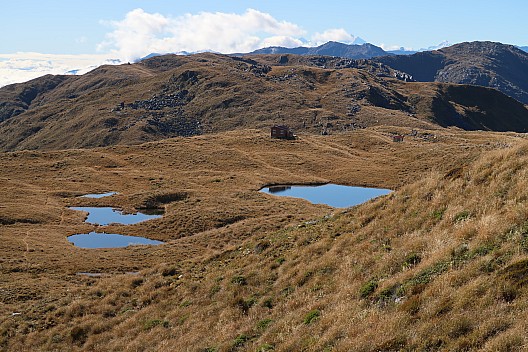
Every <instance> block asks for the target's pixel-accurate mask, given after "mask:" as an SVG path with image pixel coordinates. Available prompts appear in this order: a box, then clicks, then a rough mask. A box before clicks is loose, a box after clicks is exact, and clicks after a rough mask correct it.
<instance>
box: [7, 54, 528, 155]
mask: <svg viewBox="0 0 528 352" xmlns="http://www.w3.org/2000/svg"><path fill="white" fill-rule="evenodd" d="M226 73H228V74H226ZM408 80H409V77H408V75H406V74H405V73H402V72H400V71H395V70H394V69H392V68H390V67H389V66H386V65H384V64H380V63H372V62H371V61H368V60H351V59H344V58H337V57H328V56H298V55H254V56H246V57H244V58H239V57H232V56H226V55H218V54H211V53H204V54H196V55H191V56H177V55H165V56H156V57H152V58H150V59H147V60H144V61H142V62H141V63H137V64H130V65H128V64H125V65H120V66H102V67H99V68H97V69H95V70H93V71H91V72H89V73H87V74H85V75H82V76H58V77H54V76H49V77H44V78H41V79H37V80H33V81H30V82H27V83H24V84H17V85H11V86H8V87H4V88H1V89H0V100H1V101H3V102H4V103H3V107H2V109H0V113H1V115H0V120H2V122H0V136H1V137H2V138H1V139H0V149H2V150H5V151H8V150H18V149H64V148H92V147H99V146H107V145H116V144H138V143H143V142H146V141H154V140H160V139H165V138H171V137H176V136H193V135H200V134H205V133H213V132H222V131H230V130H236V129H240V128H257V129H267V128H269V126H271V125H273V124H277V123H279V124H288V125H290V127H292V128H293V129H295V130H296V131H297V132H299V133H310V134H321V133H324V134H328V133H340V132H343V131H347V130H351V129H358V128H365V127H369V126H375V125H383V124H385V125H394V126H407V127H410V128H429V129H434V128H439V127H440V126H441V127H449V126H456V127H459V128H463V129H468V130H475V129H482V130H496V131H517V132H525V131H527V130H528V110H527V108H526V107H525V106H524V105H522V104H520V103H519V102H517V101H515V100H514V99H510V98H508V97H507V96H505V95H503V94H502V93H500V92H498V91H495V90H489V89H487V88H482V87H477V86H453V87H452V86H451V85H450V84H448V83H412V82H410V83H405V81H408ZM48 81H49V82H54V83H53V85H51V86H47V85H46V84H47V83H46V82H48ZM55 83H56V84H55ZM40 86H42V87H45V89H44V88H43V89H42V90H41V91H40V92H39V91H38V89H37V88H36V87H40ZM30 91H33V92H34V93H33V94H34V95H35V96H34V97H33V99H32V100H31V102H30V104H27V102H26V103H25V102H24V99H26V96H25V94H26V92H30ZM35 92H37V94H35ZM479 97H486V99H482V98H479ZM26 100H27V99H26ZM271 102H273V103H271ZM505 110H508V111H509V113H508V114H506V113H505Z"/></svg>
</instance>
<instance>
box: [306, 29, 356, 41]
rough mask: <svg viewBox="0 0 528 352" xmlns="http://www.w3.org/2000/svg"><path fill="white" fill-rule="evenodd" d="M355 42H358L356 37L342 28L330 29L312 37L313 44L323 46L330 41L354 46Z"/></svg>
mask: <svg viewBox="0 0 528 352" xmlns="http://www.w3.org/2000/svg"><path fill="white" fill-rule="evenodd" d="M354 40H356V37H354V36H353V35H352V34H350V33H348V32H347V31H346V30H344V29H342V28H334V29H328V30H326V31H324V32H323V33H315V34H314V35H313V36H312V42H313V43H314V44H315V45H321V44H324V43H327V42H330V41H334V42H341V43H345V44H352V43H354Z"/></svg>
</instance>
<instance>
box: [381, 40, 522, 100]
mask: <svg viewBox="0 0 528 352" xmlns="http://www.w3.org/2000/svg"><path fill="white" fill-rule="evenodd" d="M373 60H374V61H376V62H380V63H383V64H385V65H388V66H390V67H392V68H394V69H396V70H399V71H403V72H406V73H408V74H410V75H412V77H413V78H414V79H415V80H417V81H421V82H449V83H457V84H471V85H478V86H484V87H491V88H495V89H497V90H500V91H501V92H503V93H505V94H506V95H509V96H511V97H513V98H515V99H517V100H518V101H520V102H522V103H524V104H528V53H526V52H525V51H522V50H521V49H519V48H517V47H515V46H513V45H505V44H501V43H494V42H471V43H460V44H456V45H453V46H450V47H447V48H443V49H440V50H435V51H426V52H420V53H416V54H413V55H405V56H404V55H393V56H384V57H378V58H374V59H373Z"/></svg>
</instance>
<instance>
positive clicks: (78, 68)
mask: <svg viewBox="0 0 528 352" xmlns="http://www.w3.org/2000/svg"><path fill="white" fill-rule="evenodd" d="M105 63H114V62H112V61H111V60H110V59H109V58H108V55H56V54H40V53H15V54H0V87H2V86H5V85H8V84H11V83H19V82H25V81H28V80H30V79H33V78H37V77H40V76H43V75H47V74H54V75H57V74H68V73H69V72H70V71H72V70H75V73H76V74H82V73H86V72H88V71H90V70H92V69H94V68H96V67H98V66H100V65H102V64H105Z"/></svg>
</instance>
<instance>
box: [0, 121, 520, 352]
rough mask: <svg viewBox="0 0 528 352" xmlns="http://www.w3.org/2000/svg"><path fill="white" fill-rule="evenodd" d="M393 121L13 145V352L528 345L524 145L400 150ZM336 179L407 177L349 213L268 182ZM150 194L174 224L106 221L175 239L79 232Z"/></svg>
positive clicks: (433, 143) (9, 331) (477, 141)
mask: <svg viewBox="0 0 528 352" xmlns="http://www.w3.org/2000/svg"><path fill="white" fill-rule="evenodd" d="M390 130H391V128H381V127H380V128H368V129H364V130H359V131H354V132H348V133H346V134H343V135H337V136H307V137H306V138H303V139H301V140H297V141H276V140H270V139H269V138H267V135H266V134H264V133H262V132H259V131H254V130H253V131H246V133H244V134H242V136H241V135H240V134H239V131H233V132H229V133H223V134H218V135H209V136H200V137H193V138H178V139H173V140H165V141H161V142H154V143H148V144H143V145H139V146H118V147H111V148H104V149H103V148H101V149H92V150H67V151H54V152H32V151H22V152H15V153H4V154H2V155H1V158H0V163H1V166H2V168H0V178H1V179H2V181H3V182H2V183H0V192H1V194H2V199H4V200H5V202H4V203H3V205H7V207H5V208H3V207H1V208H0V215H2V217H0V218H1V219H3V221H5V225H2V226H3V228H2V232H1V233H0V237H1V239H2V241H0V246H1V249H2V253H4V256H3V257H2V258H0V263H1V264H2V265H1V266H0V275H1V276H0V278H1V281H2V287H1V289H0V300H1V302H2V305H1V306H0V348H2V349H5V350H16V351H34V350H44V351H48V350H49V351H52V350H68V351H123V350H134V351H148V350H156V351H173V350H175V349H177V350H182V351H271V350H276V351H302V350H304V351H324V350H327V351H372V350H376V351H401V350H403V351H462V350H464V351H522V350H524V349H526V347H528V339H527V334H526V332H527V331H528V323H527V321H526V314H527V313H528V311H527V309H528V308H527V305H526V301H527V295H528V280H527V278H528V224H527V219H528V210H527V208H526V204H525V203H526V199H528V187H527V185H526V179H527V177H528V144H527V141H526V139H525V137H524V136H522V135H515V134H501V133H489V132H486V133H485V132H464V131H456V130H453V131H449V130H444V129H442V130H439V131H438V136H437V138H436V139H435V140H430V139H426V138H421V136H419V135H418V136H414V137H409V138H407V139H406V141H405V142H404V143H401V144H397V145H395V144H394V143H392V141H391V139H390V138H389V136H390V135H389V133H388V132H389V131H390ZM482 151H486V152H484V153H483V154H482V155H480V156H479V154H480V153H481V152H482ZM431 170H432V171H431ZM325 179H326V180H331V181H333V182H340V183H348V184H351V183H353V182H360V181H361V182H366V181H367V180H369V183H370V184H372V185H379V186H383V185H392V186H394V185H398V184H404V185H403V186H401V187H399V188H398V189H397V190H396V191H395V192H393V193H392V194H390V195H388V196H385V197H382V198H378V199H375V200H372V201H370V202H368V203H366V204H363V205H360V206H357V207H353V208H350V209H330V208H328V207H326V206H321V205H319V206H317V205H313V204H309V203H307V202H305V201H302V200H298V199H297V200H296V199H279V198H277V197H271V196H267V195H262V194H260V193H258V192H257V190H258V189H259V187H260V186H262V185H263V184H269V183H309V182H317V181H319V182H321V181H323V180H325ZM412 180H417V181H416V182H413V181H412ZM108 190H116V191H119V192H120V194H118V195H115V196H112V197H110V198H108V199H100V200H89V199H86V198H84V199H83V198H78V197H76V196H78V195H80V194H83V193H87V192H93V191H108ZM147 201H148V202H154V203H156V202H157V203H159V204H162V205H163V206H164V208H165V210H166V214H165V216H164V218H162V219H157V220H155V221H153V222H152V223H150V224H149V223H145V224H142V225H141V224H138V225H134V226H132V227H131V228H130V227H127V226H117V225H110V226H108V227H104V228H103V229H100V230H104V231H108V232H110V233H113V232H123V231H127V232H126V233H137V234H140V235H144V236H147V235H148V236H151V237H152V236H154V237H155V238H159V239H162V240H164V241H170V242H169V243H168V244H166V245H163V246H160V247H152V246H140V247H135V248H124V249H98V250H84V249H80V248H75V247H73V246H72V245H70V244H69V243H68V242H67V241H66V236H67V235H69V234H71V233H78V231H91V230H92V229H93V226H90V225H87V224H83V220H84V216H83V215H82V214H79V213H78V212H75V211H73V210H71V209H67V208H66V207H67V206H72V205H80V204H84V205H92V206H95V205H99V206H101V205H106V206H120V207H124V208H126V209H134V207H136V208H137V207H138V206H140V205H144V204H146V202H147ZM28 208H29V209H28ZM237 212H238V213H237ZM237 215H238V217H237ZM9 220H13V221H12V222H11V221H9ZM197 224H205V225H207V227H206V228H203V229H199V228H193V226H196V225H197ZM180 231H181V232H180ZM83 273H84V274H83ZM98 274H99V276H97V275H98Z"/></svg>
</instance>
